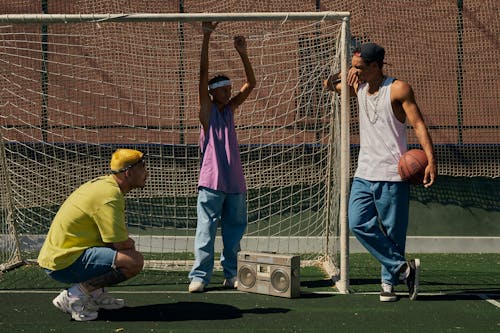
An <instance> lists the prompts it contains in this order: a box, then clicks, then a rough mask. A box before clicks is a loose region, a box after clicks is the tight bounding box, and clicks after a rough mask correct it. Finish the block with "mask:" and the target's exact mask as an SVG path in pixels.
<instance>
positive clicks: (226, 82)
mask: <svg viewBox="0 0 500 333" xmlns="http://www.w3.org/2000/svg"><path fill="white" fill-rule="evenodd" d="M230 85H231V80H222V81H217V82H214V83H212V84H209V85H208V90H212V89H215V88H219V87H225V86H230Z"/></svg>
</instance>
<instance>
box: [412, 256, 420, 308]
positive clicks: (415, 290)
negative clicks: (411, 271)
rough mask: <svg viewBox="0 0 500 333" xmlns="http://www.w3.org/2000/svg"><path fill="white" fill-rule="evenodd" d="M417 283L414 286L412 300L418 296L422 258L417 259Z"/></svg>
mask: <svg viewBox="0 0 500 333" xmlns="http://www.w3.org/2000/svg"><path fill="white" fill-rule="evenodd" d="M414 262H415V285H414V286H413V294H411V295H410V300H411V301H414V300H416V299H417V296H418V276H419V275H420V259H415V260H414Z"/></svg>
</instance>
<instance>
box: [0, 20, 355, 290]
mask: <svg viewBox="0 0 500 333" xmlns="http://www.w3.org/2000/svg"><path fill="white" fill-rule="evenodd" d="M202 21H218V22H220V24H219V25H218V27H217V29H216V31H215V32H214V33H213V34H212V38H211V45H210V56H209V59H210V65H209V71H210V75H213V74H216V73H220V72H222V73H224V74H226V75H228V76H229V77H230V78H231V79H232V81H233V85H234V87H235V88H234V89H233V91H234V90H235V89H238V88H239V87H240V86H241V85H242V84H243V79H244V77H245V76H244V71H243V67H242V64H241V61H240V59H239V57H238V54H237V52H236V51H235V49H234V46H233V37H234V36H235V35H244V36H245V37H246V39H247V44H248V50H249V57H250V60H251V62H252V65H253V67H254V71H255V75H256V78H257V87H256V88H255V90H254V91H253V92H252V94H251V95H250V97H249V98H248V99H247V101H246V102H245V103H244V104H243V105H242V106H241V108H240V109H238V110H237V113H236V115H235V120H236V126H237V128H236V130H237V133H238V139H239V142H240V150H241V157H242V162H243V168H244V172H245V177H246V180H247V185H248V229H247V232H246V234H245V236H244V238H243V241H242V244H241V245H242V250H248V251H270V252H276V253H286V254H300V255H301V256H302V260H303V261H306V260H313V261H317V262H321V263H323V264H324V265H325V267H328V271H329V273H330V274H331V276H332V277H335V278H336V279H338V280H339V284H338V285H339V288H340V290H342V291H344V292H346V291H347V287H348V285H347V284H348V283H347V274H348V272H347V267H348V265H347V258H348V253H347V251H348V250H347V249H348V244H347V239H348V238H347V230H346V228H347V226H346V215H347V214H346V211H347V208H346V207H347V203H346V193H347V192H348V184H349V183H348V179H349V164H348V163H349V149H348V147H349V146H348V137H349V128H348V126H347V125H342V124H348V118H349V100H348V89H347V86H344V87H343V90H342V95H343V96H342V97H343V98H339V96H336V95H335V94H332V93H330V92H328V91H326V90H325V89H324V88H323V85H322V82H323V80H324V79H326V78H327V77H328V76H329V75H330V74H332V73H334V72H338V71H341V72H342V75H343V76H344V78H345V77H346V75H347V68H348V67H347V59H348V54H349V51H350V50H349V43H348V42H347V41H349V40H350V36H349V13H345V12H313V13H307V12H301V13H279V12H274V13H246V14H242V13H231V14H230V13H218V14H41V15H38V14H32V15H30V14H25V15H24V14H23V15H0V23H1V26H0V81H1V87H2V88H1V92H0V114H1V116H0V134H1V145H0V166H1V170H2V171H1V172H0V182H1V185H0V188H1V190H0V191H1V192H0V196H1V197H0V198H1V212H0V223H1V224H0V226H1V229H0V237H1V244H2V246H1V248H0V264H1V267H2V270H4V269H8V268H9V267H11V266H13V265H16V264H18V263H20V262H23V261H24V260H28V259H33V258H36V256H37V254H38V250H39V248H40V246H41V244H42V242H43V239H44V237H45V234H46V233H47V231H48V228H49V226H50V223H51V220H52V218H53V217H54V215H55V213H56V212H57V209H58V208H59V206H60V204H61V203H62V202H63V201H64V200H65V199H66V197H67V196H68V195H69V194H70V193H71V192H72V191H73V190H74V189H75V188H76V187H78V186H79V185H80V184H82V183H84V182H86V181H87V180H90V179H92V178H93V177H96V176H99V175H102V174H106V173H108V172H109V169H108V165H109V159H110V156H111V153H112V152H113V151H114V150H115V149H116V148H118V147H127V148H134V149H139V150H141V151H144V152H145V153H147V154H148V158H147V166H148V170H149V173H150V176H149V179H148V181H147V185H146V187H145V188H144V189H143V190H134V191H132V192H131V193H129V194H128V195H127V223H128V227H129V231H130V233H131V234H132V237H134V238H135V240H136V245H137V247H138V248H139V250H141V251H142V252H143V253H145V254H146V257H147V258H148V259H150V261H149V265H150V266H149V267H150V268H152V269H165V268H171V267H175V268H176V269H187V268H189V265H190V260H191V259H192V254H191V253H192V251H193V240H194V231H195V228H196V196H197V189H196V185H197V180H198V171H199V164H200V151H199V146H198V136H199V131H200V125H199V121H198V115H197V112H198V80H199V77H198V76H199V56H200V50H201V41H202V30H201V22H202ZM345 81H346V80H344V82H345ZM341 101H342V103H341ZM219 238H220V237H218V241H220V239H219ZM220 246H221V245H220V242H219V243H218V245H217V251H220ZM153 263H154V264H153Z"/></svg>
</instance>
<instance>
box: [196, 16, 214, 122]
mask: <svg viewBox="0 0 500 333" xmlns="http://www.w3.org/2000/svg"><path fill="white" fill-rule="evenodd" d="M217 24H218V23H212V22H203V23H202V29H203V42H202V45H201V56H200V84H199V98H200V113H199V115H198V116H199V119H200V122H201V125H202V126H203V130H205V131H207V130H208V125H209V122H210V110H211V108H212V100H211V99H210V94H209V93H208V46H209V43H210V35H211V34H212V31H214V30H215V28H216V27H217Z"/></svg>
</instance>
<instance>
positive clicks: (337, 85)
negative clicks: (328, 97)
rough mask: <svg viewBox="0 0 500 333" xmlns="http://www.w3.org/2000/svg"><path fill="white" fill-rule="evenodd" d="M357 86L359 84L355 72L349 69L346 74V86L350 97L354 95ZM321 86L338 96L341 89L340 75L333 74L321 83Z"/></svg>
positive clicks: (354, 69) (352, 68)
mask: <svg viewBox="0 0 500 333" xmlns="http://www.w3.org/2000/svg"><path fill="white" fill-rule="evenodd" d="M359 84H360V82H359V80H358V75H357V70H356V68H354V67H351V68H350V69H349V72H347V85H348V86H349V87H350V95H351V96H354V95H356V93H357V91H358V87H359ZM323 86H324V87H325V88H326V89H328V90H330V91H335V92H336V93H338V94H340V90H341V89H342V81H341V80H340V73H337V74H334V75H332V76H330V77H329V78H328V79H326V80H325V81H323Z"/></svg>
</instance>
